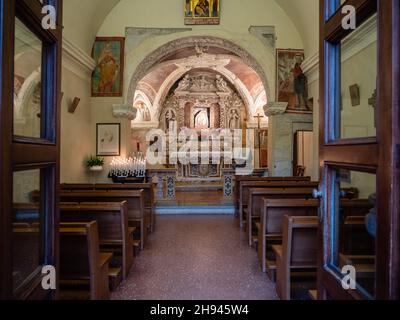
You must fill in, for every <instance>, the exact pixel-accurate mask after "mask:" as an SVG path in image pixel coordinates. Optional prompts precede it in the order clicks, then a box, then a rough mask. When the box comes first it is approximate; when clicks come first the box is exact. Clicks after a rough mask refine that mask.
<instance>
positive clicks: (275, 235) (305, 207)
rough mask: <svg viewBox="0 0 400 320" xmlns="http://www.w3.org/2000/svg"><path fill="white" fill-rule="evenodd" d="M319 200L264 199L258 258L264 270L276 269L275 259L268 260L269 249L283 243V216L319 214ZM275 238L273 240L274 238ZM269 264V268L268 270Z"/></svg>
mask: <svg viewBox="0 0 400 320" xmlns="http://www.w3.org/2000/svg"><path fill="white" fill-rule="evenodd" d="M318 208H319V200H315V199H307V200H305V199H264V200H263V211H262V215H261V220H260V230H259V232H258V258H259V261H260V264H261V267H262V270H263V272H267V271H268V272H270V271H271V270H274V269H275V267H276V265H275V259H274V257H273V256H272V257H271V256H270V257H269V258H268V261H267V250H269V251H270V249H271V245H272V244H281V243H282V232H283V217H284V216H285V215H287V216H317V215H318ZM272 239H273V240H272ZM267 265H268V269H270V270H267Z"/></svg>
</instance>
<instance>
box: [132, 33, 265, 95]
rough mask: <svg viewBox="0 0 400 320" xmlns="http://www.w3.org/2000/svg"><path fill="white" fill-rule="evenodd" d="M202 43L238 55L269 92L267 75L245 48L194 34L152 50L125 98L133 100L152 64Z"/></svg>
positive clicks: (142, 63) (133, 79) (134, 75)
mask: <svg viewBox="0 0 400 320" xmlns="http://www.w3.org/2000/svg"><path fill="white" fill-rule="evenodd" d="M203 43H204V44H206V45H207V46H209V47H217V48H221V49H226V50H229V51H231V52H232V53H233V54H235V55H236V56H239V57H240V58H241V59H242V60H243V62H244V63H246V64H247V65H249V66H250V67H251V68H252V69H253V70H254V71H255V72H256V73H258V74H259V75H260V77H261V79H262V82H263V84H264V87H265V89H266V90H267V94H269V93H270V90H269V86H268V81H267V77H266V75H265V73H264V70H263V68H262V67H261V65H260V64H259V63H258V62H257V61H256V60H255V59H254V58H253V57H252V56H251V55H250V54H249V53H248V52H247V51H246V50H244V49H243V48H241V47H239V46H238V45H236V44H234V43H233V42H230V41H228V40H224V39H221V38H216V37H207V36H198V37H195V36H194V37H187V38H182V39H177V40H174V41H171V42H169V43H167V44H165V45H163V46H162V47H160V48H158V49H157V50H155V51H153V52H152V53H151V54H150V55H148V56H147V57H146V58H145V59H144V60H143V61H142V62H141V63H140V65H139V66H138V67H137V68H136V72H135V73H134V74H133V75H132V78H131V79H130V85H129V88H128V96H127V100H128V101H133V97H134V93H135V90H136V87H137V84H138V82H139V81H140V79H142V78H143V77H144V76H145V75H146V73H147V72H148V70H149V69H150V68H151V67H152V66H154V65H155V64H157V63H159V62H160V61H162V60H163V59H164V58H165V57H167V56H168V55H169V54H171V53H172V52H175V51H177V50H181V49H183V48H188V47H194V46H196V44H203ZM203 54H204V53H203ZM204 55H205V54H204Z"/></svg>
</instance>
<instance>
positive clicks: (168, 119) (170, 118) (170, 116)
mask: <svg viewBox="0 0 400 320" xmlns="http://www.w3.org/2000/svg"><path fill="white" fill-rule="evenodd" d="M172 122H176V118H175V113H174V111H172V110H167V112H166V113H165V129H166V130H169V129H170V128H172Z"/></svg>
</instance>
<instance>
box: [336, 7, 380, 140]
mask: <svg viewBox="0 0 400 320" xmlns="http://www.w3.org/2000/svg"><path fill="white" fill-rule="evenodd" d="M377 58H378V54H377V15H376V14H375V15H374V16H372V17H371V18H370V19H368V20H367V21H366V22H364V23H363V24H361V25H360V26H359V27H358V28H357V29H356V30H355V31H353V32H352V33H351V34H350V35H348V36H347V37H346V38H344V39H343V40H342V42H341V92H340V95H341V99H340V127H339V126H338V130H339V128H340V132H337V134H336V136H337V138H341V139H348V138H364V137H375V136H376V117H375V115H376V111H377V103H376V101H377V100H376V83H377Z"/></svg>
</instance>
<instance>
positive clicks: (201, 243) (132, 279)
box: [112, 216, 277, 300]
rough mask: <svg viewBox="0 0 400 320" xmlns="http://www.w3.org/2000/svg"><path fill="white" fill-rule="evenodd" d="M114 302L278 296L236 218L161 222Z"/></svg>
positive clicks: (181, 218)
mask: <svg viewBox="0 0 400 320" xmlns="http://www.w3.org/2000/svg"><path fill="white" fill-rule="evenodd" d="M112 299H114V300H272V299H277V296H276V293H275V285H274V283H272V282H271V281H270V280H269V279H268V277H267V276H266V275H265V274H263V273H262V272H261V271H260V269H259V266H258V261H257V253H256V251H255V250H254V249H251V248H249V246H248V245H247V243H246V239H245V234H244V232H242V231H240V230H239V227H238V226H237V222H236V219H235V217H232V216H158V217H157V229H156V232H155V233H154V234H152V235H150V238H149V240H148V243H147V246H146V248H145V250H144V251H142V252H141V253H140V254H139V256H138V257H136V258H135V262H134V266H133V267H132V270H131V272H130V275H129V277H128V279H127V280H126V281H124V282H123V283H122V284H121V286H120V287H119V288H118V289H117V291H116V292H114V293H113V294H112Z"/></svg>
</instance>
